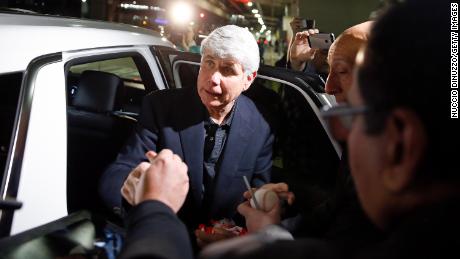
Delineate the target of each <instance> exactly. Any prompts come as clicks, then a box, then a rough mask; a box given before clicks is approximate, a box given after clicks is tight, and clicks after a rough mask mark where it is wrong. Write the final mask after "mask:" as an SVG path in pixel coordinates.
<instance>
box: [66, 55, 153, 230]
mask: <svg viewBox="0 0 460 259" xmlns="http://www.w3.org/2000/svg"><path fill="white" fill-rule="evenodd" d="M110 58H112V59H110ZM127 58H129V59H130V60H129V62H132V64H133V65H132V66H131V68H132V71H131V72H130V73H129V74H128V73H126V70H127V69H126V64H127V62H128V61H127V60H126V59H127ZM123 59H124V60H123V64H121V65H120V66H119V68H118V69H117V65H119V64H120V58H119V57H109V59H107V57H103V58H102V59H101V60H89V61H88V60H83V61H80V62H78V63H77V64H68V74H67V123H68V138H67V142H68V145H67V207H68V212H69V213H72V212H76V211H79V210H89V211H91V212H96V213H98V214H102V215H106V216H108V217H109V218H110V219H111V220H112V221H117V220H118V218H117V217H116V216H115V215H113V213H112V212H111V211H109V210H108V209H106V208H105V207H104V205H103V204H102V202H101V200H100V199H99V194H98V184H99V179H100V177H101V175H102V173H103V172H104V170H105V168H106V167H107V166H108V165H109V164H110V163H111V162H112V161H114V160H115V158H116V156H117V154H118V151H119V150H120V149H121V147H122V146H123V144H124V143H125V141H126V140H127V138H128V137H129V136H130V135H131V133H132V131H133V129H134V126H135V124H136V122H137V118H138V115H139V111H140V107H141V102H142V98H143V96H144V95H145V93H146V92H147V90H146V89H145V88H144V84H145V83H147V82H153V80H152V79H153V78H150V80H149V79H148V78H147V80H144V78H146V77H147V76H145V77H143V75H144V74H147V73H142V72H141V69H139V68H141V67H142V65H145V64H142V63H139V62H138V61H137V62H136V61H135V60H134V58H132V60H131V57H123ZM133 60H134V61H133ZM111 61H112V62H111ZM85 62H86V63H85ZM107 71H111V72H107ZM144 72H145V71H144ZM122 76H123V78H122ZM150 77H151V76H150ZM150 86H151V87H152V84H151V83H150ZM153 88H156V85H155V84H154V83H153Z"/></svg>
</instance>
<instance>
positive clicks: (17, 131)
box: [0, 53, 62, 232]
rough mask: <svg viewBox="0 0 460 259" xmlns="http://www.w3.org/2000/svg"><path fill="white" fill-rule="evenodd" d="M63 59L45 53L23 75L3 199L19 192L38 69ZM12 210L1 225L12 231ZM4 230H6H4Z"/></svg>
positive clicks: (1, 215) (5, 214)
mask: <svg viewBox="0 0 460 259" xmlns="http://www.w3.org/2000/svg"><path fill="white" fill-rule="evenodd" d="M61 60H62V54H61V53H53V54H48V55H43V56H40V57H37V58H35V59H33V60H32V61H31V62H30V63H29V65H28V66H27V69H26V71H25V73H24V75H23V80H22V84H21V92H20V94H19V102H18V106H17V110H16V117H15V120H14V127H13V129H14V131H13V134H12V136H11V141H10V148H9V150H10V152H9V153H8V158H7V161H6V171H5V176H4V179H3V180H4V181H3V184H2V189H1V191H2V193H1V195H2V196H1V197H2V199H12V198H13V199H14V198H16V197H17V194H18V187H19V179H20V176H21V168H22V160H23V157H24V149H25V145H26V138H27V131H28V128H29V119H30V113H31V108H32V100H33V94H34V91H35V80H36V78H37V74H38V71H39V70H40V69H41V68H42V67H44V66H45V65H48V64H51V63H55V62H59V61H61ZM12 217H13V213H12V212H5V211H3V212H1V214H0V226H2V227H8V228H9V230H8V231H7V232H9V231H10V229H11V224H9V225H8V224H7V226H5V225H4V224H5V220H6V221H7V222H11V221H12ZM2 232H4V231H2Z"/></svg>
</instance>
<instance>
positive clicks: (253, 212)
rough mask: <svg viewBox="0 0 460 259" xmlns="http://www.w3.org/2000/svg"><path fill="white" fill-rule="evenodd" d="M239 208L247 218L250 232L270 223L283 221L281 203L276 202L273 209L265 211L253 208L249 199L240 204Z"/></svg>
mask: <svg viewBox="0 0 460 259" xmlns="http://www.w3.org/2000/svg"><path fill="white" fill-rule="evenodd" d="M237 210H238V212H239V213H240V214H241V215H243V216H244V218H245V219H246V227H247V229H248V233H253V232H257V231H259V230H261V229H262V228H264V227H266V226H268V225H273V224H279V223H280V222H281V216H280V214H281V207H280V204H279V203H276V204H275V206H273V208H272V210H270V211H268V212H264V211H261V210H257V209H254V208H252V207H251V204H249V201H245V202H243V203H241V204H240V205H239V206H238V208H237Z"/></svg>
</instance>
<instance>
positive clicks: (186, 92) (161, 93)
mask: <svg viewBox="0 0 460 259" xmlns="http://www.w3.org/2000/svg"><path fill="white" fill-rule="evenodd" d="M192 94H193V89H190V88H174V89H164V90H157V91H153V92H150V93H149V94H147V95H146V96H145V98H147V99H162V98H185V97H187V96H190V97H191V95H192Z"/></svg>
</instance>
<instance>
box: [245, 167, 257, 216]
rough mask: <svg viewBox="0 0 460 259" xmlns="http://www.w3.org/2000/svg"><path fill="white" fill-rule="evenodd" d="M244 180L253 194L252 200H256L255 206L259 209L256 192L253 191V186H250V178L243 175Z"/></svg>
mask: <svg viewBox="0 0 460 259" xmlns="http://www.w3.org/2000/svg"><path fill="white" fill-rule="evenodd" d="M243 180H244V183H245V184H246V188H248V191H249V193H251V196H252V199H253V200H254V205H255V206H256V209H259V208H260V207H259V203H258V202H257V200H256V196H255V195H254V192H253V191H252V188H251V185H250V184H249V181H248V178H246V175H243Z"/></svg>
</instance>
